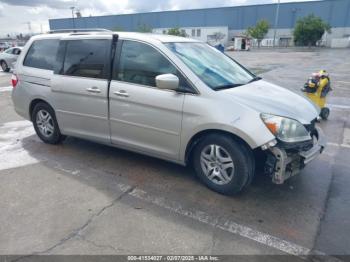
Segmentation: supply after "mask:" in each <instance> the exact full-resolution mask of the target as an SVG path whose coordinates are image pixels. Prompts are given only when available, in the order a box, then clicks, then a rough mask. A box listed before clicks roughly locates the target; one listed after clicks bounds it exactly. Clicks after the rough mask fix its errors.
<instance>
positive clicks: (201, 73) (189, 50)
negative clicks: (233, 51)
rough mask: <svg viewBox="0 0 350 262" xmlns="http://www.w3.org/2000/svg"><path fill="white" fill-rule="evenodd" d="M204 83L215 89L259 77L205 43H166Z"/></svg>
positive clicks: (239, 84) (243, 82) (232, 85)
mask: <svg viewBox="0 0 350 262" xmlns="http://www.w3.org/2000/svg"><path fill="white" fill-rule="evenodd" d="M165 45H166V46H167V47H168V48H169V49H170V50H171V51H173V52H174V53H175V54H176V55H177V56H178V57H179V58H180V59H181V60H182V61H183V62H184V63H185V64H186V65H187V66H188V67H189V68H190V69H191V70H192V71H193V72H194V73H195V74H196V75H197V76H198V77H199V78H200V79H201V80H202V81H203V82H204V83H206V84H207V85H208V86H209V87H210V88H212V89H214V90H220V89H227V88H232V87H236V86H241V85H245V84H248V83H250V82H252V81H254V80H257V78H256V77H255V76H254V75H253V74H252V73H250V72H249V71H248V70H247V69H245V68H243V67H242V66H241V65H239V64H238V63H236V62H235V61H234V60H233V59H231V58H229V57H228V56H226V55H224V54H223V53H221V52H220V51H219V50H217V49H215V48H213V47H211V46H209V45H207V44H205V43H196V42H189V43H166V44H165Z"/></svg>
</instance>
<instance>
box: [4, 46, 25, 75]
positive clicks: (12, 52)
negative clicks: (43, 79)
mask: <svg viewBox="0 0 350 262" xmlns="http://www.w3.org/2000/svg"><path fill="white" fill-rule="evenodd" d="M21 52H22V47H11V48H9V49H7V50H5V51H4V52H2V53H0V66H1V68H2V70H3V71H4V72H9V71H10V70H11V68H14V66H15V63H16V61H17V58H18V56H19V55H20V54H21Z"/></svg>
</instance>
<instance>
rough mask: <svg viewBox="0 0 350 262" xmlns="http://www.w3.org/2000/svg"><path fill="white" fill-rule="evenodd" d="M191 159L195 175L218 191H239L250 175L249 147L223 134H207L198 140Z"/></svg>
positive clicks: (226, 192)
mask: <svg viewBox="0 0 350 262" xmlns="http://www.w3.org/2000/svg"><path fill="white" fill-rule="evenodd" d="M192 159H193V165H194V169H195V171H196V174H197V176H198V178H199V179H200V180H201V181H202V182H203V183H204V184H205V185H207V186H208V187H209V188H210V189H212V190H214V191H216V192H218V193H221V194H225V195H233V194H237V193H239V192H240V191H242V190H243V189H244V188H245V187H247V186H248V185H249V184H250V183H251V181H252V178H253V176H254V170H255V168H254V166H255V162H254V156H253V154H252V152H251V149H250V148H248V146H246V145H245V144H243V143H242V142H239V141H236V140H235V139H233V138H232V137H230V136H228V135H225V134H210V135H208V136H206V137H204V138H203V139H201V140H200V142H199V143H198V144H197V146H196V147H195V149H194V152H193V158H192Z"/></svg>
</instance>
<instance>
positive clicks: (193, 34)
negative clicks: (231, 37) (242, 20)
mask: <svg viewBox="0 0 350 262" xmlns="http://www.w3.org/2000/svg"><path fill="white" fill-rule="evenodd" d="M169 29H170V28H155V29H153V30H152V31H153V33H155V34H166V33H167V31H168V30H169ZM179 29H180V30H183V31H184V32H185V33H186V35H187V37H189V38H193V39H196V40H199V41H203V42H207V43H209V44H212V45H216V44H219V43H221V44H223V45H226V43H227V41H228V34H229V33H228V27H182V28H179ZM217 33H221V34H222V36H223V38H222V39H221V40H220V41H219V42H218V43H215V41H214V40H213V35H215V34H217Z"/></svg>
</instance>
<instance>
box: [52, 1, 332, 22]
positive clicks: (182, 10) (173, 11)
mask: <svg viewBox="0 0 350 262" xmlns="http://www.w3.org/2000/svg"><path fill="white" fill-rule="evenodd" d="M289 1H290V2H285V3H281V5H287V4H295V5H298V4H305V3H320V2H332V1H337V0H306V1H300V2H292V1H293V0H289ZM271 5H277V3H266V4H254V5H236V6H221V7H212V8H192V9H180V10H164V11H150V12H140V13H127V14H111V15H96V16H84V17H79V18H75V19H78V20H79V19H86V18H90V17H111V16H130V15H144V14H159V13H176V12H190V11H203V10H217V9H226V8H244V7H255V6H259V7H261V6H271ZM66 19H72V18H71V17H65V18H53V19H49V21H55V20H66Z"/></svg>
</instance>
